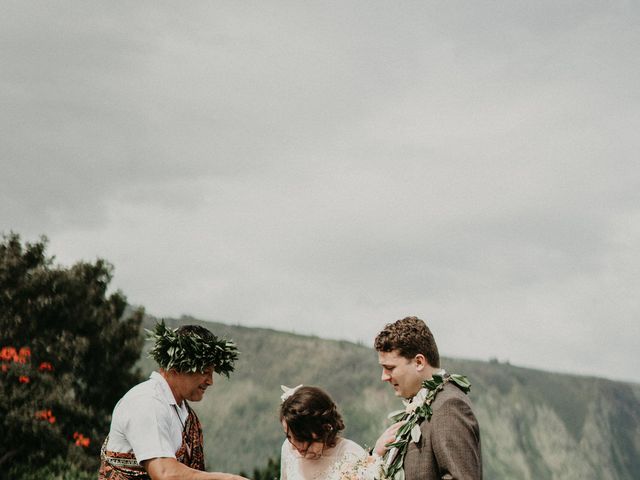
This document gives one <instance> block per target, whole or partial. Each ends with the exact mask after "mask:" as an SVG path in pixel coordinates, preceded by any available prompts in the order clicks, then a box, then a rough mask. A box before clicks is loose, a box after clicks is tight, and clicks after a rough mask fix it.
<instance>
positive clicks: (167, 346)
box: [147, 320, 239, 377]
mask: <svg viewBox="0 0 640 480" xmlns="http://www.w3.org/2000/svg"><path fill="white" fill-rule="evenodd" d="M203 331H205V332H206V333H208V335H201V334H199V333H197V332H194V331H187V332H179V331H178V329H172V328H167V326H166V325H165V324H164V320H163V321H161V322H160V323H157V324H156V326H155V331H154V332H152V331H150V330H147V333H148V334H149V337H148V338H147V340H152V341H155V345H154V347H153V348H152V349H151V351H150V352H149V356H150V357H151V358H153V359H154V360H155V361H156V362H157V363H158V365H159V366H160V368H162V369H163V370H170V369H175V370H177V371H178V372H183V373H189V372H200V373H202V372H204V370H206V369H207V368H208V367H213V370H214V371H215V372H216V373H218V374H221V375H226V376H227V377H229V374H230V373H231V372H233V369H234V366H233V364H234V362H235V361H236V360H237V359H238V353H239V352H238V348H237V347H236V345H235V343H233V341H231V340H227V339H225V338H218V337H217V336H215V335H214V334H213V333H211V332H209V331H208V330H206V329H203Z"/></svg>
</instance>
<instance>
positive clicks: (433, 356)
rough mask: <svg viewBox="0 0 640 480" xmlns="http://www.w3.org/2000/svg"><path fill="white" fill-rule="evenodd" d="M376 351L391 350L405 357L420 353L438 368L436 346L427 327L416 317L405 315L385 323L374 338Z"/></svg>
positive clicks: (438, 361)
mask: <svg viewBox="0 0 640 480" xmlns="http://www.w3.org/2000/svg"><path fill="white" fill-rule="evenodd" d="M374 345H375V349H376V351H378V352H392V351H393V350H398V354H399V355H401V356H403V357H404V358H407V359H412V358H414V357H415V356H416V355H417V354H419V353H421V354H422V355H424V357H425V358H426V359H427V362H429V365H431V366H432V367H434V368H440V354H439V353H438V346H437V345H436V341H435V339H434V338H433V334H432V333H431V330H429V327H427V325H426V324H425V323H424V321H422V320H420V319H419V318H418V317H405V318H403V319H401V320H396V321H395V322H393V323H389V324H387V325H386V326H385V327H384V329H383V330H382V331H381V332H380V333H379V334H378V336H377V337H376V340H375V343H374Z"/></svg>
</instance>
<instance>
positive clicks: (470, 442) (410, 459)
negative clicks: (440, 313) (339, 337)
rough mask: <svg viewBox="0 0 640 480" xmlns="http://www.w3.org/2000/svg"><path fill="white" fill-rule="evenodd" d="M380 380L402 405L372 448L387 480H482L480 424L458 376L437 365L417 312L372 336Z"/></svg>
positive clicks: (432, 343) (437, 357)
mask: <svg viewBox="0 0 640 480" xmlns="http://www.w3.org/2000/svg"><path fill="white" fill-rule="evenodd" d="M375 349H376V351H377V352H378V362H379V364H380V366H381V367H382V377H381V380H382V381H383V382H389V384H390V385H391V386H392V387H393V389H394V391H395V394H396V396H398V397H400V398H403V399H404V404H405V408H404V409H403V410H400V411H399V412H395V413H394V414H392V418H393V420H395V421H396V422H398V423H396V424H394V425H392V426H391V427H389V429H387V431H385V432H384V433H383V434H382V435H381V436H380V438H379V439H378V441H377V442H376V446H375V448H374V450H375V453H376V454H378V455H380V456H383V465H384V467H383V468H384V470H383V477H384V478H388V479H390V480H441V479H457V480H481V479H482V456H481V453H480V427H479V426H478V421H477V420H476V417H475V415H474V413H473V409H472V406H471V402H470V401H469V398H468V397H467V395H466V394H467V393H468V391H469V389H470V386H471V385H470V384H469V382H468V381H467V379H466V377H463V376H462V375H455V374H451V375H450V374H448V373H447V372H445V371H444V370H442V369H441V368H440V355H439V353H438V347H437V345H436V342H435V340H434V338H433V334H432V333H431V330H429V327H427V325H426V324H425V323H424V322H423V321H422V320H420V319H419V318H417V317H407V318H403V319H402V320H398V321H396V322H394V323H390V324H388V325H387V326H386V327H385V328H384V329H383V330H382V331H381V332H380V333H379V334H378V336H377V337H376V339H375Z"/></svg>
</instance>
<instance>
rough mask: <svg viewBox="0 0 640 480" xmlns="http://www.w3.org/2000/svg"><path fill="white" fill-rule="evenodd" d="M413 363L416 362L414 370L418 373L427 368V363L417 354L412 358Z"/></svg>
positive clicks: (423, 357)
mask: <svg viewBox="0 0 640 480" xmlns="http://www.w3.org/2000/svg"><path fill="white" fill-rule="evenodd" d="M413 360H414V362H416V370H417V371H418V372H421V371H423V370H424V369H425V368H427V367H428V366H429V362H427V359H426V357H425V356H424V355H423V354H421V353H419V354H417V355H416V356H415V357H413Z"/></svg>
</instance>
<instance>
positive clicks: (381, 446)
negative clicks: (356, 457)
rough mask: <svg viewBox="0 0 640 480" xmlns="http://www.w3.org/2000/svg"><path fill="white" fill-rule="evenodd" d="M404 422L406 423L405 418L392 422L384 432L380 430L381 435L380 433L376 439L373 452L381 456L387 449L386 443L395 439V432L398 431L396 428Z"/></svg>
mask: <svg viewBox="0 0 640 480" xmlns="http://www.w3.org/2000/svg"><path fill="white" fill-rule="evenodd" d="M405 423H407V422H406V420H403V421H402V422H398V423H394V424H393V425H391V426H390V427H389V428H387V429H386V430H385V431H384V432H382V435H380V437H379V438H378V440H377V441H376V446H375V447H374V449H373V453H375V454H377V455H380V456H381V457H382V456H383V455H384V454H385V453H386V452H387V450H389V449H388V448H387V445H389V444H390V443H393V442H395V441H396V433H397V432H398V429H399V428H400V427H401V426H402V425H404V424H405Z"/></svg>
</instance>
